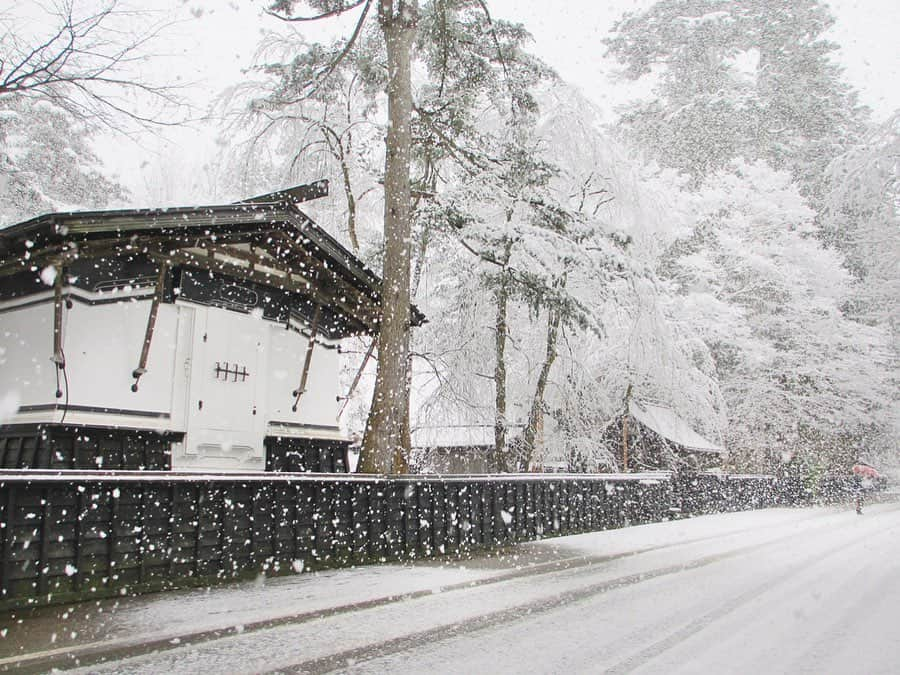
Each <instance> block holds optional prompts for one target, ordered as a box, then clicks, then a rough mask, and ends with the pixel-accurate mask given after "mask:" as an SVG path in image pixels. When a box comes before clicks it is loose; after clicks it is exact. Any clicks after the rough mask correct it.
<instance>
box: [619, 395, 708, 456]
mask: <svg viewBox="0 0 900 675" xmlns="http://www.w3.org/2000/svg"><path fill="white" fill-rule="evenodd" d="M628 412H629V413H631V416H632V417H633V418H634V419H636V420H637V421H638V422H640V423H641V424H643V425H644V426H645V427H647V428H648V429H652V430H653V431H655V432H656V433H658V434H659V435H660V436H662V437H663V438H665V439H666V440H669V441H671V442H673V443H675V444H677V445H680V446H683V447H685V448H687V449H689V450H694V451H696V452H725V448H723V447H722V446H720V445H716V444H715V443H713V442H712V441H708V440H706V439H705V438H703V436H701V435H700V434H698V433H697V432H696V431H694V430H693V429H691V427H690V425H688V423H687V422H685V421H684V420H683V419H681V418H680V417H679V416H678V415H676V414H675V413H674V412H672V411H671V410H669V409H668V408H664V407H662V406H659V405H653V404H650V403H645V402H643V401H641V402H638V401H635V400H631V401H629V402H628Z"/></svg>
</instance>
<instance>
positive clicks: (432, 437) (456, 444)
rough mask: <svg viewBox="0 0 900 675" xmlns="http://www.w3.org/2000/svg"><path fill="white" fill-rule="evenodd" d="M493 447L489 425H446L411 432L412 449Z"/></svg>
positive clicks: (491, 429)
mask: <svg viewBox="0 0 900 675" xmlns="http://www.w3.org/2000/svg"><path fill="white" fill-rule="evenodd" d="M493 445H494V426H493V425H492V424H491V425H489V424H447V425H442V426H428V427H418V428H417V429H413V431H412V446H413V447H414V448H476V447H487V446H493Z"/></svg>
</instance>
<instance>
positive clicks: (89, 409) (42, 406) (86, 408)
mask: <svg viewBox="0 0 900 675" xmlns="http://www.w3.org/2000/svg"><path fill="white" fill-rule="evenodd" d="M57 410H58V411H63V410H68V411H69V412H85V413H99V414H103V415H129V416H131V417H151V418H154V419H169V418H170V417H171V415H170V414H169V413H166V412H154V411H151V410H129V409H127V408H107V407H105V406H92V405H68V406H64V405H60V404H59V403H38V404H35V405H23V406H21V407H20V408H19V412H20V413H26V412H45V411H57ZM117 428H123V427H117Z"/></svg>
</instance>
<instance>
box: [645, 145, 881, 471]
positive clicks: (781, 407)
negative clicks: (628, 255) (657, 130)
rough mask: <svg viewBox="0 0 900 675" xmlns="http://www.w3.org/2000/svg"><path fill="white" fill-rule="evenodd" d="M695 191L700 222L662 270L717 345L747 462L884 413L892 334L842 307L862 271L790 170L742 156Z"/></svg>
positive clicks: (733, 425)
mask: <svg viewBox="0 0 900 675" xmlns="http://www.w3.org/2000/svg"><path fill="white" fill-rule="evenodd" d="M693 199H696V200H697V201H696V202H695V209H696V210H697V212H698V217H697V220H696V222H695V224H694V225H693V227H692V228H691V231H690V233H689V234H688V235H687V236H685V237H683V238H681V239H679V240H678V241H677V242H676V243H675V244H674V245H673V246H672V247H671V249H670V252H669V255H668V257H667V259H666V261H665V264H664V270H663V271H664V273H665V274H666V276H667V278H669V279H670V280H671V281H672V283H673V284H674V285H675V288H676V289H677V291H678V293H679V296H680V305H681V310H680V314H681V316H683V317H684V318H685V319H686V320H688V321H690V322H691V323H692V324H693V325H694V327H695V328H696V329H697V330H698V331H700V332H701V334H702V335H703V338H704V340H705V342H706V343H707V344H708V345H709V346H710V349H711V352H712V355H713V359H714V362H715V368H716V375H717V378H718V380H719V382H720V383H721V385H722V387H723V393H724V396H725V399H726V402H727V405H728V419H729V425H728V433H727V438H728V440H729V442H730V445H731V447H732V448H733V449H734V450H735V456H736V457H737V458H738V461H741V460H742V461H743V462H744V466H745V467H751V466H755V467H762V466H766V467H768V468H771V467H772V466H773V465H777V462H778V461H780V460H782V459H785V458H790V457H792V456H793V455H795V454H804V453H816V452H818V453H820V454H821V452H822V446H823V445H828V439H831V442H832V444H833V445H835V446H839V445H840V444H841V443H840V442H839V440H840V439H839V437H842V436H844V437H845V436H848V435H852V434H854V433H861V432H862V431H863V430H865V429H866V428H867V427H868V426H869V425H871V424H873V423H875V422H877V421H878V420H882V421H883V420H884V419H885V416H886V415H889V414H890V409H891V405H890V394H889V392H890V382H889V379H888V378H889V376H888V372H889V371H888V370H886V368H887V366H888V364H887V361H886V357H887V356H888V353H887V349H888V343H887V336H886V334H885V332H884V331H882V330H879V329H878V328H876V327H865V326H861V325H859V324H858V323H856V322H853V321H851V320H849V319H848V318H847V317H846V316H845V315H844V314H843V313H842V312H841V302H842V299H843V298H844V297H845V295H846V293H847V291H848V289H849V287H850V282H851V280H850V278H849V275H848V274H847V273H846V271H845V270H844V269H843V268H842V266H841V260H840V257H839V256H838V255H837V254H836V253H835V252H834V251H832V250H828V249H826V248H824V247H823V246H822V244H821V243H820V241H819V239H818V238H817V237H816V234H817V232H816V229H817V228H816V226H815V225H814V213H813V212H812V211H811V210H810V209H809V207H808V206H807V205H806V202H805V200H804V198H803V196H802V195H801V194H800V193H799V191H798V189H797V186H796V185H795V184H794V183H792V181H791V179H790V176H789V175H788V174H786V173H784V172H777V171H773V170H772V169H770V168H769V167H768V166H767V165H765V164H764V163H762V162H757V163H754V164H738V165H737V166H736V167H735V170H733V171H731V172H727V173H726V172H723V173H722V174H719V175H716V176H712V177H711V178H710V179H709V180H708V181H707V182H706V183H705V184H704V185H703V186H701V188H700V190H699V192H698V193H697V195H696V196H695V197H693ZM823 439H825V440H823ZM842 452H844V453H851V454H852V452H853V449H852V448H847V447H843V448H841V447H834V448H833V452H831V454H832V455H834V457H835V458H837V457H838V456H839V455H840V454H841V453H842ZM846 459H847V458H846V457H844V460H843V462H842V463H846ZM835 462H836V463H841V462H838V461H837V459H835Z"/></svg>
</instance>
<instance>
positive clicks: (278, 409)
mask: <svg viewBox="0 0 900 675" xmlns="http://www.w3.org/2000/svg"><path fill="white" fill-rule="evenodd" d="M269 333H270V340H269V354H268V358H269V376H268V401H269V411H268V415H269V421H270V422H288V423H294V424H307V425H316V426H320V427H337V414H338V410H339V409H340V404H339V403H338V401H337V397H338V396H339V395H340V390H339V385H340V362H339V359H338V352H337V349H335V348H334V347H337V344H338V343H337V342H332V341H327V340H321V339H320V340H319V344H316V346H315V348H314V349H313V356H312V362H311V364H310V370H309V376H308V378H307V381H306V392H305V393H304V394H303V396H301V397H300V404H299V406H298V408H297V412H293V411H292V410H291V407H292V405H293V403H294V397H293V396H292V395H291V392H293V391H294V390H295V389H296V388H297V387H298V386H299V384H300V376H301V374H302V373H303V362H304V359H305V358H306V348H307V344H308V343H309V338H308V337H306V336H304V335H301V334H299V333H298V332H297V331H294V330H285V328H284V327H283V326H276V325H271V324H270V327H269ZM323 344H327V345H328V346H329V347H332V348H331V349H327V348H326V347H325V346H323Z"/></svg>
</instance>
